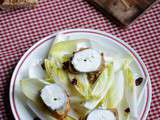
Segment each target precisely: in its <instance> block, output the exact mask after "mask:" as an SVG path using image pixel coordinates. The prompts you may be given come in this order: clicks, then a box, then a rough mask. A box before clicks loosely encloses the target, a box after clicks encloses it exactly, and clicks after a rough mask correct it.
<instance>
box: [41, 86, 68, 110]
mask: <svg viewBox="0 0 160 120" xmlns="http://www.w3.org/2000/svg"><path fill="white" fill-rule="evenodd" d="M40 96H41V98H42V100H43V102H44V103H45V104H46V106H48V107H49V108H50V109H51V110H57V109H60V108H63V107H64V106H65V105H66V103H67V94H66V92H65V90H64V89H63V88H62V87H60V86H59V85H58V84H51V85H47V86H45V87H44V88H43V89H42V90H41V94H40Z"/></svg>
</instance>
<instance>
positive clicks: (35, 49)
mask: <svg viewBox="0 0 160 120" xmlns="http://www.w3.org/2000/svg"><path fill="white" fill-rule="evenodd" d="M61 32H62V33H64V34H65V35H67V36H69V37H70V39H74V40H76V39H80V38H87V39H90V40H93V41H94V42H95V45H96V46H101V47H100V48H98V49H102V50H103V51H105V52H106V54H107V55H109V56H119V57H125V56H128V55H131V56H132V57H133V59H134V61H133V64H132V65H133V68H134V70H135V71H136V72H138V73H139V74H141V76H143V78H146V79H147V84H146V87H145V90H144V93H143V96H142V100H141V102H140V104H139V107H138V108H139V110H138V112H139V115H140V117H139V119H140V120H145V119H146V117H147V114H148V112H149V109H150V103H151V98H152V94H151V93H152V89H151V82H150V77H149V75H148V71H147V69H146V67H145V65H144V63H143V62H142V60H141V58H140V57H139V56H138V54H137V53H136V52H135V51H134V50H133V49H132V48H131V47H130V46H129V45H127V44H126V43H124V42H123V41H122V40H120V39H119V38H117V37H115V36H112V35H110V34H107V33H104V32H100V31H97V30H90V29H71V30H66V31H61ZM55 36H56V34H52V35H50V36H48V37H46V38H44V39H42V40H40V41H39V42H37V43H36V44H35V45H33V46H32V47H31V48H30V49H29V50H28V51H27V52H26V53H25V54H24V55H23V57H22V58H21V60H20V61H19V63H18V64H17V66H16V68H15V70H14V73H13V76H12V79H11V84H10V104H11V108H12V112H13V114H14V117H15V119H16V120H33V118H34V117H35V115H34V114H33V112H32V111H31V110H30V109H29V108H28V106H27V105H26V101H25V97H24V95H23V94H22V92H21V89H20V84H19V83H20V80H21V79H24V78H27V77H28V68H29V65H30V64H32V63H36V62H40V61H41V60H43V59H44V58H45V57H46V55H47V53H48V50H49V48H50V45H51V44H52V42H53V41H54V39H55Z"/></svg>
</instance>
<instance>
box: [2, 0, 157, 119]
mask: <svg viewBox="0 0 160 120" xmlns="http://www.w3.org/2000/svg"><path fill="white" fill-rule="evenodd" d="M69 28H92V29H98V30H102V31H105V32H107V33H111V34H113V35H115V36H117V37H119V38H121V39H122V40H124V41H125V42H127V43H128V44H129V45H131V46H132V47H133V48H134V49H135V50H136V52H138V54H139V55H140V56H141V58H142V59H143V61H144V63H145V64H146V66H147V68H148V71H149V74H150V76H151V80H152V90H153V92H152V93H153V97H152V104H151V109H150V112H149V115H148V118H147V120H160V2H159V3H157V4H156V5H154V6H153V7H152V8H151V9H150V10H149V11H147V12H146V13H145V14H144V16H142V17H141V18H140V19H139V20H138V21H136V22H135V23H134V24H133V25H132V26H130V27H129V28H120V27H118V26H117V25H115V24H114V23H113V22H111V21H110V20H109V19H108V17H105V16H104V15H102V14H101V13H100V12H99V11H97V10H96V9H95V8H94V7H93V6H91V5H90V4H88V3H87V2H86V1H85V0H41V1H40V2H39V4H38V6H37V7H36V8H35V9H32V10H22V9H21V10H16V11H11V12H6V11H0V120H12V119H14V118H13V116H12V113H11V110H10V105H9V93H8V91H9V83H10V78H11V75H12V72H13V70H14V68H15V66H16V64H17V62H18V61H19V60H20V58H21V56H22V55H23V54H24V52H25V51H26V50H28V49H29V48H30V47H31V46H32V45H33V44H34V43H35V42H37V41H39V40H40V39H41V38H43V37H45V36H48V35H50V34H52V33H54V32H55V31H59V30H63V29H69Z"/></svg>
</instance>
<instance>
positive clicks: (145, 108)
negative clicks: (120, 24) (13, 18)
mask: <svg viewBox="0 0 160 120" xmlns="http://www.w3.org/2000/svg"><path fill="white" fill-rule="evenodd" d="M78 32H81V33H82V32H84V33H93V34H97V35H101V36H103V37H107V38H110V39H111V40H113V41H115V42H117V43H118V44H121V45H122V46H123V47H125V48H126V49H127V50H129V51H130V53H131V54H132V55H133V57H134V58H135V59H136V60H137V61H138V63H139V65H140V67H141V68H142V70H143V73H144V75H145V78H147V72H146V70H145V68H144V66H143V65H142V63H141V61H140V59H139V58H138V57H137V55H136V54H135V52H134V51H133V50H132V49H131V48H130V47H129V46H128V45H126V43H124V42H121V41H120V40H117V39H116V38H114V37H112V36H110V35H108V34H105V33H100V32H98V31H96V30H84V29H83V30H73V31H72V30H71V31H65V32H63V33H64V34H69V33H78ZM55 36H56V34H54V35H52V36H50V37H47V38H46V39H43V40H41V41H40V42H39V43H38V44H36V45H34V46H33V47H32V49H31V50H30V51H29V52H28V53H27V54H25V57H23V58H22V60H21V62H20V65H17V67H18V68H17V71H15V72H16V73H15V77H14V76H13V77H12V79H11V83H12V82H13V85H12V86H11V88H10V95H11V96H10V97H11V98H10V103H11V105H12V103H13V107H11V108H12V111H14V112H15V114H14V116H15V118H17V119H16V120H20V116H19V113H18V111H17V108H16V103H15V96H14V94H15V81H16V79H17V75H18V73H19V70H20V68H21V66H22V65H23V63H24V62H25V60H26V58H27V57H28V56H29V55H30V54H31V53H32V52H33V51H34V50H35V49H36V48H38V47H39V46H40V45H42V44H43V43H45V42H46V41H48V40H50V39H51V38H54V37H55ZM149 95H150V84H149V81H148V82H147V98H146V104H145V107H144V110H143V112H142V115H141V116H140V120H143V118H144V115H145V114H146V113H147V107H148V106H149V105H150V103H149ZM150 97H151V96H150Z"/></svg>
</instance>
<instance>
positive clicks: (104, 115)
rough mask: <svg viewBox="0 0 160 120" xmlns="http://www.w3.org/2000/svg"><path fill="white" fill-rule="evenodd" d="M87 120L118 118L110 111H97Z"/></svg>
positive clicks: (90, 114)
mask: <svg viewBox="0 0 160 120" xmlns="http://www.w3.org/2000/svg"><path fill="white" fill-rule="evenodd" d="M86 120H116V116H115V114H114V113H113V112H112V111H110V110H103V109H96V110H93V111H92V112H90V113H89V114H88V116H87V119H86Z"/></svg>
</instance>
